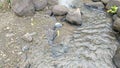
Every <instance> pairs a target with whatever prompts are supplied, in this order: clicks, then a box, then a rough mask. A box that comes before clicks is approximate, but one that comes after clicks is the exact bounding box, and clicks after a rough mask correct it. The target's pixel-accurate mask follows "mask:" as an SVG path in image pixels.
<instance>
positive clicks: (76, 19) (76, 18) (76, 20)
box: [66, 9, 82, 25]
mask: <svg viewBox="0 0 120 68" xmlns="http://www.w3.org/2000/svg"><path fill="white" fill-rule="evenodd" d="M66 21H68V22H69V23H70V24H74V25H81V24H82V18H81V12H80V9H77V10H75V11H69V12H68V14H67V16H66Z"/></svg>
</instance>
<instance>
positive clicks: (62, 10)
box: [52, 5, 68, 16]
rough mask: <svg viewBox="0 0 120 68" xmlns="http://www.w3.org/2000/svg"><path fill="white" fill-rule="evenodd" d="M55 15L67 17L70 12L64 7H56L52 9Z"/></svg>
mask: <svg viewBox="0 0 120 68" xmlns="http://www.w3.org/2000/svg"><path fill="white" fill-rule="evenodd" d="M52 12H53V14H54V15H60V16H61V15H65V14H67V12H68V8H67V7H65V6H63V5H55V6H54V7H53V9H52Z"/></svg>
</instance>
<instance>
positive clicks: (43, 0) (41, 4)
mask: <svg viewBox="0 0 120 68" xmlns="http://www.w3.org/2000/svg"><path fill="white" fill-rule="evenodd" d="M33 4H34V7H35V10H42V9H44V8H45V7H46V6H47V0H33Z"/></svg>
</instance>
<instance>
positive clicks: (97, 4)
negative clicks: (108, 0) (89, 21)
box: [85, 2, 104, 9]
mask: <svg viewBox="0 0 120 68" xmlns="http://www.w3.org/2000/svg"><path fill="white" fill-rule="evenodd" d="M85 5H86V6H89V7H92V8H97V9H104V5H103V3H102V2H88V3H85Z"/></svg>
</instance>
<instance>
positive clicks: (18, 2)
mask: <svg viewBox="0 0 120 68" xmlns="http://www.w3.org/2000/svg"><path fill="white" fill-rule="evenodd" d="M11 7H12V10H13V12H14V13H15V14H16V15H18V16H31V15H33V14H34V13H35V8H34V5H33V2H32V0H11Z"/></svg>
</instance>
